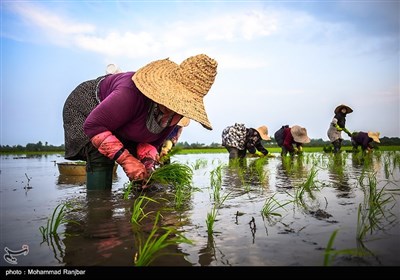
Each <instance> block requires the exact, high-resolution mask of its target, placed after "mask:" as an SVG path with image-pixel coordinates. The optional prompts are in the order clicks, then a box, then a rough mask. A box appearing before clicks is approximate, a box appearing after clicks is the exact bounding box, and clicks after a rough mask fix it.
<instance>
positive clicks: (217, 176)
mask: <svg viewBox="0 0 400 280" xmlns="http://www.w3.org/2000/svg"><path fill="white" fill-rule="evenodd" d="M210 180H211V183H210V184H211V189H212V190H213V198H214V201H215V202H216V203H219V202H220V199H221V188H222V165H218V166H217V167H216V168H215V169H214V170H212V171H211V172H210Z"/></svg>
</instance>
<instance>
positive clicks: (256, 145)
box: [246, 128, 268, 155]
mask: <svg viewBox="0 0 400 280" xmlns="http://www.w3.org/2000/svg"><path fill="white" fill-rule="evenodd" d="M246 139H247V141H246V148H247V150H248V151H249V153H252V154H254V153H256V151H257V150H258V151H260V152H261V153H263V154H264V155H266V154H268V151H267V149H265V148H264V146H263V145H262V143H261V136H260V134H259V133H258V132H257V130H255V129H253V128H250V129H249V130H248V131H247V136H246Z"/></svg>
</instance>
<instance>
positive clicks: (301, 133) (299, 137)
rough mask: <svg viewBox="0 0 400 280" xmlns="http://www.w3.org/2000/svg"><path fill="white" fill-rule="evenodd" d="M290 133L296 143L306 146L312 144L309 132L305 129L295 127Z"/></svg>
mask: <svg viewBox="0 0 400 280" xmlns="http://www.w3.org/2000/svg"><path fill="white" fill-rule="evenodd" d="M290 132H291V133H292V136H293V139H294V141H295V142H297V143H302V144H306V143H310V142H311V139H310V137H308V135H307V130H306V129H305V128H302V127H300V126H297V125H295V126H293V127H292V128H291V129H290Z"/></svg>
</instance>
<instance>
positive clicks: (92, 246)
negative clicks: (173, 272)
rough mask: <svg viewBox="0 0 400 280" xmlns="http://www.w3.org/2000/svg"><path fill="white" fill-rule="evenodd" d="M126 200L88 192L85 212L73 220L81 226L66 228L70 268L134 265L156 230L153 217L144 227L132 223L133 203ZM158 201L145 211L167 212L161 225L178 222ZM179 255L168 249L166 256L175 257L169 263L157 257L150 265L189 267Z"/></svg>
mask: <svg viewBox="0 0 400 280" xmlns="http://www.w3.org/2000/svg"><path fill="white" fill-rule="evenodd" d="M122 197H123V195H122V194H121V193H113V192H112V191H111V190H101V191H87V193H86V198H85V200H84V201H82V202H81V203H82V204H83V206H82V209H78V211H79V212H76V213H75V215H71V218H70V219H71V220H74V221H77V222H78V223H79V225H77V224H76V223H73V222H71V223H68V224H67V225H66V230H65V239H64V240H63V243H64V244H65V256H64V263H65V264H66V265H88V266H93V265H96V266H97V265H107V266H114V265H118V266H133V265H134V256H135V254H136V252H137V248H138V247H137V244H139V243H140V242H142V243H143V240H146V239H147V238H148V236H149V234H150V232H151V230H152V228H153V223H154V220H153V218H154V217H153V215H149V217H148V218H146V219H144V220H143V223H142V224H140V225H137V226H133V225H132V223H131V221H130V219H131V208H132V205H133V201H132V200H124V199H122ZM134 199H137V197H135V198H134ZM153 199H154V198H153ZM155 199H157V198H155ZM157 201H158V202H159V203H153V204H152V205H149V208H146V209H144V211H145V212H146V213H155V212H156V211H163V212H162V217H163V221H162V224H161V225H160V226H165V223H168V224H170V223H171V222H172V221H176V223H178V221H177V219H176V217H175V215H173V213H172V212H171V211H170V210H169V209H167V210H166V208H165V209H164V207H165V205H164V204H163V200H162V199H157ZM164 210H165V212H164ZM73 216H74V217H73ZM174 217H175V218H174ZM139 238H140V240H139ZM178 252H179V249H178V246H177V245H171V246H168V247H167V248H165V249H163V253H165V254H167V255H169V254H171V255H172V254H173V256H171V257H170V258H169V261H167V262H166V261H165V260H164V261H163V262H162V263H161V264H159V263H158V261H157V258H156V259H155V261H154V263H151V264H150V265H172V266H173V265H188V262H187V261H186V260H184V259H183V255H182V254H178ZM170 262H171V263H170Z"/></svg>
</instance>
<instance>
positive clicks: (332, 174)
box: [328, 153, 352, 198]
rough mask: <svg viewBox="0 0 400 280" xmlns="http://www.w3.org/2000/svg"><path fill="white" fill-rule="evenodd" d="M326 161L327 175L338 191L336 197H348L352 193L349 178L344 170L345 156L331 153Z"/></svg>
mask: <svg viewBox="0 0 400 280" xmlns="http://www.w3.org/2000/svg"><path fill="white" fill-rule="evenodd" d="M332 156H333V158H330V159H329V163H328V167H329V168H328V171H329V172H328V177H329V179H330V180H331V183H332V185H333V187H334V188H335V189H336V190H337V191H338V192H337V197H339V198H349V197H351V194H352V188H351V185H350V178H349V175H348V174H347V172H345V166H346V158H347V156H344V155H343V154H342V153H336V154H334V155H332Z"/></svg>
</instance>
